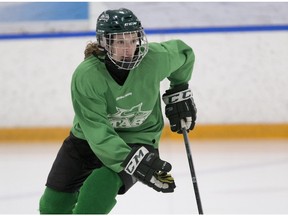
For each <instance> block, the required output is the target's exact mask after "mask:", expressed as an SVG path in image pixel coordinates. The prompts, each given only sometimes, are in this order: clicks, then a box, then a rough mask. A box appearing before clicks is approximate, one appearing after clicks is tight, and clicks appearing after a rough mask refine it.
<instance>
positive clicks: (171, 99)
mask: <svg viewBox="0 0 288 216" xmlns="http://www.w3.org/2000/svg"><path fill="white" fill-rule="evenodd" d="M191 97H192V91H191V89H187V90H186V91H182V92H177V93H175V94H171V95H169V96H168V97H163V101H164V103H165V104H171V103H177V102H180V101H184V100H187V99H189V98H191Z"/></svg>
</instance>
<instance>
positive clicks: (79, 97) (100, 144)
mask: <svg viewBox="0 0 288 216" xmlns="http://www.w3.org/2000/svg"><path fill="white" fill-rule="evenodd" d="M94 86H95V83H93V82H92V81H91V78H90V77H89V76H77V74H76V75H75V74H74V76H73V79H72V85H71V93H72V95H71V96H72V103H73V108H74V112H75V118H76V119H77V123H78V124H79V125H80V127H81V133H82V134H84V136H85V139H86V140H87V142H88V143H89V145H90V147H91V149H92V151H93V152H94V153H95V154H96V156H97V157H98V158H99V159H100V160H101V162H102V163H103V164H104V165H105V166H107V167H109V168H110V169H112V170H113V171H115V172H120V171H121V170H122V169H123V168H122V166H121V163H122V162H123V160H124V159H125V158H126V156H127V155H128V154H129V152H130V150H131V148H130V147H129V146H128V145H127V144H126V143H125V142H124V140H123V139H121V138H120V137H119V136H118V134H117V133H116V132H115V130H114V128H113V127H112V125H111V123H110V122H109V121H108V119H107V112H106V110H107V108H106V99H105V93H104V91H103V93H102V92H97V88H95V87H94ZM74 135H76V134H74ZM76 136H77V135H76Z"/></svg>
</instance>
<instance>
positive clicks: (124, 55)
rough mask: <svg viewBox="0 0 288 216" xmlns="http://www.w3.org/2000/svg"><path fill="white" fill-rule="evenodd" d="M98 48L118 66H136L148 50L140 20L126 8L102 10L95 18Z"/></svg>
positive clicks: (120, 67)
mask: <svg viewBox="0 0 288 216" xmlns="http://www.w3.org/2000/svg"><path fill="white" fill-rule="evenodd" d="M96 37H97V41H98V43H99V48H100V49H103V51H105V52H106V54H107V56H108V57H109V59H110V60H111V61H112V62H113V63H114V64H115V65H116V66H117V67H118V68H119V69H124V70H131V69H133V68H135V67H137V66H138V65H139V64H140V62H141V61H142V59H143V57H144V56H145V55H146V53H147V52H148V42H147V38H146V35H145V33H144V31H143V28H142V25H141V22H140V21H139V20H138V18H137V17H136V16H135V15H134V14H133V12H132V11H130V10H128V9H126V8H120V9H118V10H107V11H104V12H103V13H102V14H101V15H100V16H99V17H98V19H97V25H96Z"/></svg>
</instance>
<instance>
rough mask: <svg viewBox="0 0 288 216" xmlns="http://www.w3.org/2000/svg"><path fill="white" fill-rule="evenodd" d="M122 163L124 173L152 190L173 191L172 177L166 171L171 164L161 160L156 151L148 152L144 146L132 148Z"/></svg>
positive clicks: (170, 167) (169, 168)
mask: <svg viewBox="0 0 288 216" xmlns="http://www.w3.org/2000/svg"><path fill="white" fill-rule="evenodd" d="M122 165H123V167H124V171H125V172H126V173H128V174H129V175H133V176H134V177H135V178H137V179H138V180H139V181H141V182H142V183H144V184H146V185H148V186H149V187H152V188H153V189H154V190H156V191H158V192H163V193H171V192H174V188H175V187H176V186H175V183H174V179H173V177H172V176H171V175H170V174H168V173H167V172H169V171H170V170H171V169H172V166H171V164H170V163H168V162H166V161H163V160H161V159H160V158H159V156H158V155H157V154H156V153H153V152H149V151H148V149H147V148H145V147H144V146H141V147H140V148H139V147H134V148H132V150H131V153H130V154H129V155H128V156H127V158H126V159H125V161H124V162H123V164H122Z"/></svg>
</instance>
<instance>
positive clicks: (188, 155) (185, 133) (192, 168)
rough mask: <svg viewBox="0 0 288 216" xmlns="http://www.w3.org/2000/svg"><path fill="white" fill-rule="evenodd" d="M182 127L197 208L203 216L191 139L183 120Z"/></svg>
mask: <svg viewBox="0 0 288 216" xmlns="http://www.w3.org/2000/svg"><path fill="white" fill-rule="evenodd" d="M181 127H182V129H181V130H182V133H183V137H184V143H185V148H186V153H187V157H188V163H189V167H190V172H191V177H192V182H193V187H194V192H195V197H196V202H197V207H198V213H199V214H203V209H202V204H201V199H200V194H199V189H198V184H197V179H196V174H195V170H194V165H193V160H192V154H191V150H190V144H189V139H188V134H187V131H186V124H185V121H184V120H183V119H181Z"/></svg>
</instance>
